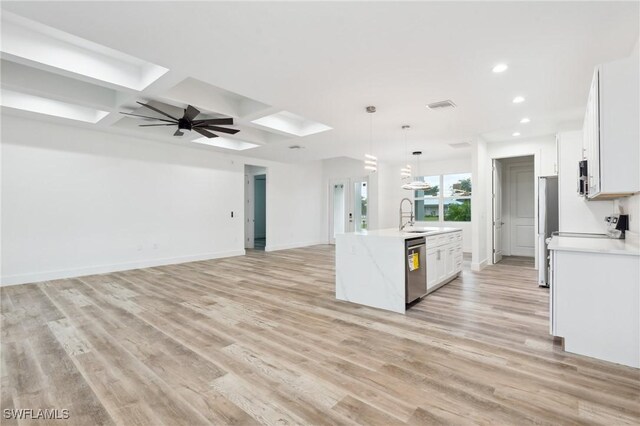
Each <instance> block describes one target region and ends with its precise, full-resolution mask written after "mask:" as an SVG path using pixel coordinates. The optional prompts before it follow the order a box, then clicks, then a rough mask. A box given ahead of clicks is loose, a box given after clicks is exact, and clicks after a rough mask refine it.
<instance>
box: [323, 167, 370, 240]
mask: <svg viewBox="0 0 640 426" xmlns="http://www.w3.org/2000/svg"><path fill="white" fill-rule="evenodd" d="M368 189H369V183H368V181H367V178H354V179H347V178H344V179H335V180H331V181H330V182H329V242H330V243H331V244H335V243H336V235H338V234H343V233H345V232H354V231H361V230H364V229H368V228H369V216H368V201H369V192H368Z"/></svg>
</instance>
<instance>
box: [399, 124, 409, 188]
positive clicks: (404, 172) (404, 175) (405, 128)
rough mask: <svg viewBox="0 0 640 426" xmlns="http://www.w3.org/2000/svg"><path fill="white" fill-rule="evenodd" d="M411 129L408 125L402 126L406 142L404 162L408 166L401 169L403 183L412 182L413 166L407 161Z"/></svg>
mask: <svg viewBox="0 0 640 426" xmlns="http://www.w3.org/2000/svg"><path fill="white" fill-rule="evenodd" d="M410 128H411V126H409V125H408V124H405V125H403V126H402V138H403V140H404V161H405V163H406V165H405V166H404V167H403V168H401V169H400V179H401V180H403V181H405V180H406V181H409V180H411V164H409V162H408V161H407V160H408V158H407V131H408V130H409V129H410Z"/></svg>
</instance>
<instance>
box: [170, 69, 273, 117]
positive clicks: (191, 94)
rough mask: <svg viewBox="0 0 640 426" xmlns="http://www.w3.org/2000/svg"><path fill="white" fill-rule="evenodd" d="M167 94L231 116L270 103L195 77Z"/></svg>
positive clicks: (246, 113)
mask: <svg viewBox="0 0 640 426" xmlns="http://www.w3.org/2000/svg"><path fill="white" fill-rule="evenodd" d="M165 96H166V97H167V98H169V99H171V100H174V101H177V102H183V103H190V104H192V105H198V107H200V108H204V109H207V110H209V111H216V112H219V113H220V114H225V115H228V116H230V117H244V116H247V115H251V114H255V113H256V112H259V111H264V110H265V109H267V108H269V105H267V104H263V103H262V102H258V101H256V100H254V99H251V98H247V97H246V96H242V95H239V94H237V93H234V92H230V91H228V90H225V89H221V88H219V87H216V86H213V85H211V84H209V83H205V82H204V81H200V80H196V79H195V78H187V79H185V80H183V81H181V82H180V83H178V84H177V85H175V86H174V87H172V88H171V89H169V90H168V91H167V92H166V94H165Z"/></svg>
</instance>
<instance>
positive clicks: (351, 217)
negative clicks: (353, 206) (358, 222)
mask: <svg viewBox="0 0 640 426" xmlns="http://www.w3.org/2000/svg"><path fill="white" fill-rule="evenodd" d="M349 222H353V213H349Z"/></svg>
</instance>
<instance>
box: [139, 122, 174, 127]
mask: <svg viewBox="0 0 640 426" xmlns="http://www.w3.org/2000/svg"><path fill="white" fill-rule="evenodd" d="M175 125H176V124H175V123H162V124H138V126H139V127H152V126H175Z"/></svg>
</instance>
